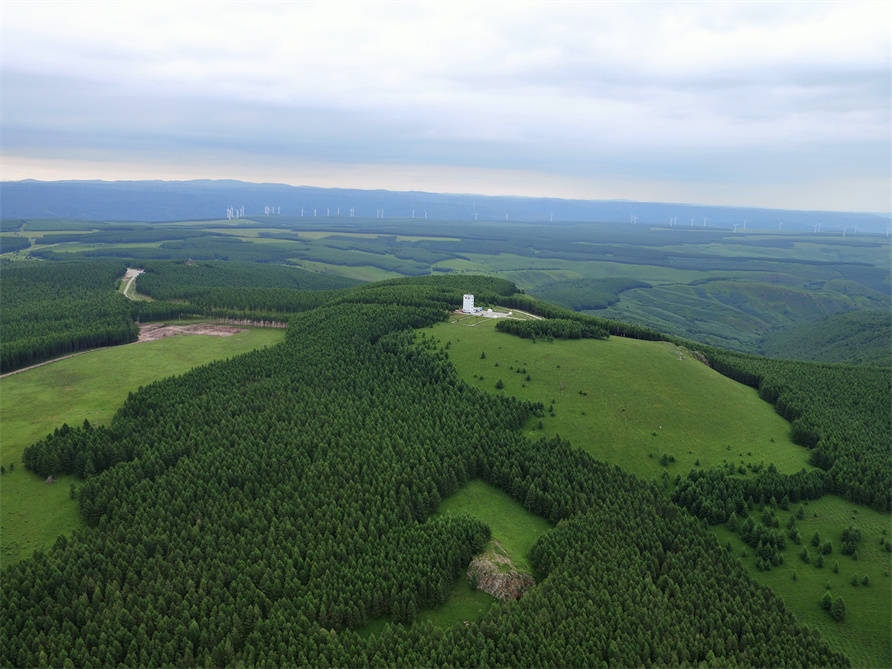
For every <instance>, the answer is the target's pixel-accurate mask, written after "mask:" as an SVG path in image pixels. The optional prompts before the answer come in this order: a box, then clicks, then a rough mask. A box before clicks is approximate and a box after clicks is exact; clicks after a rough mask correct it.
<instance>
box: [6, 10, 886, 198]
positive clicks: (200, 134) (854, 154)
mask: <svg viewBox="0 0 892 669" xmlns="http://www.w3.org/2000/svg"><path fill="white" fill-rule="evenodd" d="M0 33H2V34H0V49H2V54H0V55H2V65H0V66H2V71H0V73H2V178H3V179H4V180H17V179H26V178H33V179H44V180H49V179H94V178H95V179H107V180H113V179H195V178H211V179H220V178H229V179H241V180H245V181H269V182H279V183H288V184H293V185H310V186H341V187H353V188H386V189H390V190H427V191H438V192H462V193H483V194H490V195H497V194H498V195H501V194H514V195H531V196H552V197H572V198H586V199H614V198H627V199H634V200H645V201H669V202H693V203H699V204H727V205H751V206H763V207H781V208H790V209H830V210H851V211H877V212H889V211H892V201H890V199H892V186H890V180H892V104H890V98H892V91H890V77H892V37H890V35H892V3H889V2H885V1H878V2H864V3H857V2H828V3H822V2H789V3H782V2H745V3H728V2H704V3H673V2H657V3H647V2H642V3H636V2H618V3H608V2H565V3H562V2H554V1H552V2H543V3H535V2H529V3H525V2H518V1H517V0H515V1H513V2H509V3H497V2H483V3H470V2H468V3H464V2H455V1H453V2H449V3H445V2H430V3H427V2H419V3H415V2H397V3H375V2H359V3H352V2H326V3H299V2H274V3H269V4H262V3H250V4H243V3H238V2H230V3H228V2H216V1H215V2H182V1H177V2H163V1H158V0H155V1H154V2H78V1H76V0H74V1H66V2H39V1H36V0H29V1H27V2H13V1H10V0H2V14H0Z"/></svg>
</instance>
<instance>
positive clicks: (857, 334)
mask: <svg viewBox="0 0 892 669" xmlns="http://www.w3.org/2000/svg"><path fill="white" fill-rule="evenodd" d="M762 349H763V351H764V352H765V354H766V355H769V356H771V357H776V358H793V359H794V360H815V361H824V362H845V363H849V364H855V365H879V366H885V367H888V366H889V365H892V315H890V313H889V311H846V312H844V313H841V314H833V315H831V316H828V317H826V318H823V319H821V320H819V321H815V322H811V323H803V324H802V325H800V326H798V327H795V328H790V329H786V330H776V331H775V332H771V333H769V334H768V335H766V336H765V339H764V340H763V343H762Z"/></svg>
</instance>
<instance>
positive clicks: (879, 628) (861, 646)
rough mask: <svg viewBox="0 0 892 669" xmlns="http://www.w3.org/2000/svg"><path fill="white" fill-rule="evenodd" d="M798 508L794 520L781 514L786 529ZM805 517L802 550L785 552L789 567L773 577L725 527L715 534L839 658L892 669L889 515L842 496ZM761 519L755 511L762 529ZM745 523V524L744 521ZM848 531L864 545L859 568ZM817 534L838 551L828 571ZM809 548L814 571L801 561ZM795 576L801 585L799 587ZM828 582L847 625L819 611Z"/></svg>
mask: <svg viewBox="0 0 892 669" xmlns="http://www.w3.org/2000/svg"><path fill="white" fill-rule="evenodd" d="M797 508H798V506H797V505H793V506H791V507H790V511H788V512H783V511H779V512H778V517H779V519H780V520H781V528H783V529H786V523H787V521H788V520H789V517H790V515H791V514H793V513H794V512H795V511H796V509H797ZM805 510H806V514H805V519H804V520H799V521H796V526H797V527H798V528H799V532H800V534H801V535H802V545H800V546H797V545H795V544H793V543H792V542H789V543H788V544H787V548H786V550H785V551H784V552H783V553H784V560H785V562H784V564H782V565H781V566H780V567H774V568H772V569H771V571H768V572H760V571H758V570H757V569H756V567H755V562H756V558H755V556H754V551H753V549H752V548H750V547H749V546H747V545H746V544H744V543H743V541H741V539H740V535H739V534H737V533H736V532H731V531H729V530H728V529H727V528H726V527H724V526H723V525H719V526H716V527H713V528H712V529H713V531H714V532H715V533H716V535H718V538H719V542H720V543H721V544H722V545H723V546H724V545H725V544H726V543H727V542H728V541H729V540H730V541H731V546H732V551H733V552H734V554H735V555H741V552H742V551H743V550H746V553H747V557H745V558H742V562H743V564H744V565H745V566H746V567H747V569H749V571H750V575H751V576H752V577H753V578H754V579H755V580H756V581H758V582H759V583H761V584H763V585H767V586H768V587H770V588H771V589H772V590H774V592H776V593H777V594H778V595H780V596H781V597H782V598H783V599H784V602H785V603H786V604H787V606H788V607H790V609H791V610H792V611H793V612H794V613H795V614H796V617H797V618H798V619H799V620H800V621H801V622H803V623H806V624H808V625H810V626H812V627H814V628H816V629H817V630H819V631H820V633H821V634H822V635H823V636H824V637H826V638H827V639H830V640H831V642H832V643H833V644H834V645H835V646H836V647H837V648H838V649H839V650H841V651H842V652H844V653H846V654H847V655H848V656H849V657H850V658H851V660H852V664H853V666H855V667H884V666H885V667H888V666H892V638H890V635H889V625H890V620H892V597H890V590H892V579H890V573H892V554H890V553H889V552H887V551H886V550H885V548H883V547H882V546H880V539H881V538H882V539H889V538H890V537H892V527H890V523H889V516H888V514H883V513H879V512H877V511H874V510H873V509H870V508H867V507H863V506H856V505H854V504H852V503H851V502H847V501H845V500H843V499H841V498H839V497H837V496H835V495H827V496H825V497H822V498H821V499H819V500H816V501H813V502H810V503H809V504H807V505H806V506H805ZM760 515H761V514H760V513H759V512H758V510H754V512H753V520H755V521H756V522H759V516H760ZM742 520H745V519H743V518H741V521H742ZM849 525H853V526H857V527H858V528H859V529H860V530H861V533H862V537H863V538H862V540H861V542H860V543H859V544H858V559H857V560H854V559H853V558H852V556H849V555H841V554H840V552H839V549H840V546H841V544H842V539H841V535H842V531H843V530H844V529H846V528H847V527H849ZM815 532H817V533H818V534H819V536H820V539H821V542H824V541H827V540H830V541H831V542H832V543H833V553H832V554H830V555H827V556H825V557H824V566H823V567H822V568H818V567H816V566H815V558H816V557H817V554H818V551H817V549H816V548H815V547H814V546H812V544H811V538H812V535H814V533H815ZM804 547H807V548H808V549H809V553H810V556H811V562H810V563H809V564H806V563H805V562H803V561H802V560H801V559H800V557H799V553H800V551H801V550H802V549H803V548H804ZM834 563H838V564H839V573H834V571H833V565H834ZM794 571H795V572H796V580H793V572H794ZM865 575H867V576H869V577H870V585H869V586H866V587H865V586H864V585H861V584H859V585H858V586H852V584H851V580H852V577H853V576H857V578H858V579H859V580H860V579H862V578H863V577H864V576H865ZM828 581H829V583H830V586H831V587H830V593H831V595H832V596H833V597H834V598H836V597H837V596H839V595H841V596H842V598H843V600H844V601H845V603H846V617H845V620H843V621H840V622H836V621H835V620H833V619H832V618H831V617H830V615H829V614H828V613H827V611H825V610H824V609H822V608H821V607H820V600H821V597H822V596H823V595H824V593H825V592H826V589H825V586H826V584H827V582H828Z"/></svg>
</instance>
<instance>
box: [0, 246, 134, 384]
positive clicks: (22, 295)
mask: <svg viewBox="0 0 892 669" xmlns="http://www.w3.org/2000/svg"><path fill="white" fill-rule="evenodd" d="M126 269H127V267H126V265H124V264H123V263H121V262H105V263H97V262H88V263H85V262H75V263H61V264H54V263H52V264H51V263H41V264H39V265H24V266H17V265H15V264H5V265H4V268H3V281H2V283H0V323H2V337H3V350H2V353H0V372H9V371H11V370H13V369H18V368H20V367H27V366H28V365H33V364H35V363H38V362H43V361H44V360H48V359H50V358H55V357H58V356H60V355H65V354H67V353H74V352H77V351H82V350H85V349H89V348H96V347H97V346H113V345H116V344H126V343H128V342H131V341H136V337H137V335H138V328H137V326H136V324H135V323H134V322H133V319H132V318H131V305H130V302H129V301H128V300H127V299H125V298H124V296H123V295H119V294H117V293H116V292H115V284H116V283H117V281H118V279H120V278H121V276H123V274H124V271H125V270H126Z"/></svg>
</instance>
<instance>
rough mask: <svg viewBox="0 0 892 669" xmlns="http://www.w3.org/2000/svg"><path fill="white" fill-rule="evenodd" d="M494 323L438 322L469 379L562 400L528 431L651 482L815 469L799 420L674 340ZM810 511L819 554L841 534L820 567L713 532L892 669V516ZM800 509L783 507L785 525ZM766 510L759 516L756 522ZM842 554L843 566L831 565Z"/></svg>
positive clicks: (845, 506) (806, 526)
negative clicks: (568, 334) (793, 433)
mask: <svg viewBox="0 0 892 669" xmlns="http://www.w3.org/2000/svg"><path fill="white" fill-rule="evenodd" d="M469 325H473V327H468V326H469ZM494 325H495V323H494V321H491V320H488V319H482V318H478V319H452V320H451V321H450V322H448V323H444V324H442V325H438V326H436V327H435V333H436V336H437V337H438V338H439V339H440V340H441V341H442V342H443V343H445V342H446V341H450V342H451V345H450V348H449V357H450V360H452V361H453V363H454V364H455V366H456V368H457V369H458V371H459V373H460V375H461V376H462V378H464V379H465V381H467V382H468V383H470V384H471V385H474V386H475V387H478V388H480V389H482V390H486V391H489V392H497V391H496V390H495V384H496V382H497V381H498V380H499V379H502V381H503V384H504V390H503V391H502V392H505V393H507V394H509V395H515V396H517V397H518V398H524V399H530V400H533V401H542V402H543V403H544V404H545V405H546V409H547V408H548V407H549V406H552V405H551V401H552V400H554V405H553V406H554V415H553V416H552V415H551V414H550V413H547V414H546V417H545V418H544V419H542V422H543V428H542V430H539V428H538V419H535V420H534V421H533V424H532V425H531V426H529V428H528V429H527V433H528V435H529V436H530V437H533V438H535V437H537V436H539V435H541V434H546V435H553V434H555V433H559V434H560V435H561V436H562V437H565V438H569V439H570V441H571V443H573V444H574V445H576V446H578V447H580V448H583V449H585V450H586V451H588V452H589V453H591V454H592V455H593V456H594V457H596V458H598V459H600V460H606V461H608V462H612V463H616V464H618V465H620V466H621V467H623V468H624V469H626V470H628V471H631V472H634V473H636V474H637V475H639V476H641V477H644V478H647V479H650V478H658V479H659V477H660V476H661V474H662V472H663V470H664V469H665V470H666V471H667V472H668V473H669V474H670V477H671V478H674V477H675V474H676V473H682V474H684V473H685V472H687V471H688V470H689V469H691V468H692V467H696V466H698V465H697V462H698V461H699V466H701V467H710V466H715V465H718V464H721V463H722V462H723V461H725V460H730V461H733V462H735V463H744V464H747V463H758V462H764V463H765V464H768V463H771V462H773V463H774V464H775V466H777V468H778V469H779V470H780V471H783V472H793V471H798V470H799V469H800V468H802V467H806V468H809V465H808V464H807V463H806V458H807V451H806V450H805V449H803V448H801V447H799V446H797V445H795V444H793V443H792V442H791V441H790V440H789V424H788V423H787V422H786V421H784V420H783V419H782V418H781V417H780V416H778V415H777V414H776V413H775V412H774V410H773V408H772V407H771V406H770V405H769V404H767V403H766V402H763V401H762V400H760V399H759V397H758V395H757V393H756V391H755V390H753V389H752V388H748V387H746V386H743V385H741V384H738V383H735V382H733V381H731V380H730V379H727V378H725V377H723V376H721V375H720V374H717V373H716V372H714V371H713V370H711V369H709V368H708V367H706V366H705V365H703V364H701V363H699V362H698V361H696V360H695V359H693V358H691V357H690V356H689V355H688V354H687V352H686V351H684V350H682V349H679V348H678V347H676V346H674V345H671V344H668V343H665V342H644V341H637V340H631V339H624V338H621V337H612V338H611V339H609V340H607V341H593V340H577V341H555V342H552V343H546V342H539V343H536V344H534V343H532V342H531V341H529V340H523V339H520V338H517V337H511V336H509V335H503V334H501V333H497V332H495V330H494ZM484 352H485V353H486V357H485V358H484V359H481V354H482V353H484ZM512 367H513V368H514V369H512ZM518 367H520V368H521V372H520V373H518V372H517V371H516V370H517V368H518ZM524 369H526V372H523V370H524ZM527 375H529V376H530V381H526V376H527ZM481 377H482V378H481ZM524 384H526V386H525V387H524ZM579 391H582V392H583V393H587V394H583V395H580V394H579ZM651 453H652V454H653V455H654V457H653V458H650V457H649V455H650V454H651ZM664 453H667V454H671V455H674V456H675V458H676V461H675V463H671V464H669V465H668V466H667V467H663V466H662V465H660V463H659V459H660V458H661V457H662V455H663V454H664ZM805 508H806V510H807V514H806V518H805V519H804V520H802V521H799V522H798V527H799V528H800V533H801V535H802V537H803V546H808V547H809V548H810V553H811V555H812V558H814V557H816V549H815V548H814V547H813V546H812V545H811V543H810V540H811V537H812V535H813V534H814V532H815V531H817V532H818V533H819V535H820V537H821V541H822V542H823V541H826V540H828V539H829V540H830V541H832V542H833V546H834V553H833V554H832V555H830V556H829V557H827V558H825V566H824V567H823V568H822V569H817V568H816V567H815V566H814V563H812V564H805V563H804V562H802V560H801V559H800V558H799V557H798V554H799V552H800V551H801V550H802V547H803V546H795V545H794V544H793V543H792V542H790V543H789V544H788V547H787V549H786V551H785V554H784V557H785V563H784V564H783V565H781V566H780V567H778V568H774V569H772V570H771V571H770V572H759V571H757V570H756V568H755V558H754V557H753V549H752V548H750V547H749V546H745V544H744V543H743V542H742V541H741V540H740V538H739V535H738V534H736V533H731V532H729V531H728V530H727V529H726V528H725V527H724V526H718V527H713V528H712V531H713V532H715V534H716V535H717V536H718V538H719V541H720V543H721V544H722V545H725V543H726V542H727V541H728V540H729V539H730V540H731V543H732V550H733V551H734V554H735V555H740V554H741V551H742V550H743V549H744V548H745V549H746V551H747V554H748V555H749V557H747V558H744V559H743V563H744V565H745V566H746V567H747V568H748V569H749V570H750V573H751V575H752V577H753V578H754V579H755V580H756V581H758V582H759V583H762V584H764V585H767V586H769V587H770V588H772V589H773V590H774V591H775V592H776V593H777V594H778V595H779V596H781V597H782V598H783V599H784V601H785V602H786V604H787V606H788V607H789V608H790V610H792V611H793V613H794V614H795V615H796V616H797V618H798V619H799V620H800V621H801V622H803V623H806V624H808V625H811V626H813V627H815V628H817V629H818V630H819V631H820V632H821V634H822V635H823V636H824V637H825V638H827V639H828V640H829V641H830V642H831V643H832V644H834V646H835V647H836V648H838V649H839V650H841V651H842V652H844V653H846V654H847V655H849V657H850V658H851V659H852V661H853V663H854V666H858V667H881V666H892V656H890V653H892V649H890V620H892V598H890V591H892V582H890V576H889V574H890V573H892V554H890V553H888V552H886V551H885V549H883V548H882V547H881V546H880V544H879V541H880V538H881V537H883V538H892V526H890V518H889V516H888V514H881V513H878V512H876V511H873V510H872V509H869V508H866V507H860V506H856V505H853V504H851V503H849V502H845V501H843V500H842V499H840V498H838V497H835V496H826V497H824V498H822V499H820V500H818V501H814V502H811V503H810V504H809V505H807V506H806V507H805ZM795 510H796V509H795V507H792V508H791V510H790V511H788V512H781V513H780V518H781V519H782V526H781V527H782V528H783V527H785V523H786V521H787V520H788V519H789V516H790V514H791V513H793V512H795ZM759 515H760V514H759V513H758V512H754V519H755V520H756V521H757V522H758V521H759ZM742 520H743V519H741V521H742ZM849 524H857V525H858V526H859V527H860V529H861V532H862V535H863V537H864V538H863V540H862V541H861V544H860V545H859V559H858V560H857V561H855V560H852V558H851V557H849V556H843V555H840V554H839V549H840V547H841V543H842V542H841V533H842V530H843V529H845V528H847V527H848V526H849ZM884 531H885V532H886V533H885V534H884ZM836 561H838V562H839V574H834V573H833V571H832V567H833V563H834V562H836ZM793 570H796V572H797V580H795V581H794V580H793V578H792V575H793ZM853 575H856V576H858V578H859V579H861V578H863V577H864V575H868V576H869V577H870V581H871V585H870V586H868V587H864V586H862V585H859V586H857V587H853V586H852V585H851V584H850V581H851V579H852V576H853ZM828 580H829V581H830V584H831V593H832V594H833V596H834V597H835V596H837V595H840V594H841V595H842V596H843V599H844V601H845V602H846V606H847V615H846V619H845V620H844V621H842V622H840V623H837V622H835V621H834V620H833V619H831V618H830V616H829V614H828V613H827V612H826V611H824V610H823V609H822V608H820V606H819V601H820V598H821V597H822V596H823V594H824V592H825V590H824V586H825V583H826V582H827V581H828Z"/></svg>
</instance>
